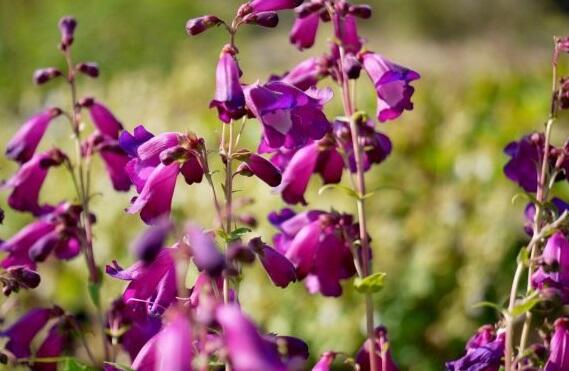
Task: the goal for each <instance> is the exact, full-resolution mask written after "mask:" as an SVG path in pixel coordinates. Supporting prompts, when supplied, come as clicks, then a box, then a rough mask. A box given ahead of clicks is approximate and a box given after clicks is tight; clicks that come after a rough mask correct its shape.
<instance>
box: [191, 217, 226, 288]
mask: <svg viewBox="0 0 569 371" xmlns="http://www.w3.org/2000/svg"><path fill="white" fill-rule="evenodd" d="M186 237H187V240H188V245H189V250H190V252H191V255H192V257H193V259H194V263H195V264H196V266H197V267H198V269H199V270H203V271H205V272H207V274H208V275H209V276H210V277H217V276H219V275H220V274H221V273H222V272H223V269H224V268H225V265H226V264H225V256H223V254H222V253H221V252H220V251H219V250H218V248H217V246H216V244H215V241H214V240H213V238H212V237H211V236H210V235H208V234H206V233H205V232H204V231H203V230H202V229H201V228H199V227H198V226H196V225H194V224H189V225H188V226H187V228H186Z"/></svg>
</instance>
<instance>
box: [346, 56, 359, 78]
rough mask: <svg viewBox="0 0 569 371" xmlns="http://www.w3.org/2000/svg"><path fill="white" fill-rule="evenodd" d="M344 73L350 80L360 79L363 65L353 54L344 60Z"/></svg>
mask: <svg viewBox="0 0 569 371" xmlns="http://www.w3.org/2000/svg"><path fill="white" fill-rule="evenodd" d="M343 67H344V73H345V74H346V76H348V79H350V80H355V79H357V78H359V77H360V72H361V70H362V65H361V63H360V62H359V61H358V59H357V58H356V57H355V56H354V55H353V54H348V55H346V58H344V66H343Z"/></svg>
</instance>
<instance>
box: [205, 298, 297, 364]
mask: <svg viewBox="0 0 569 371" xmlns="http://www.w3.org/2000/svg"><path fill="white" fill-rule="evenodd" d="M216 318H217V321H218V322H219V324H220V325H221V327H222V328H223V340H224V343H225V347H226V349H227V352H228V354H229V360H230V362H231V366H232V369H233V370H235V371H266V370H272V371H281V370H282V371H285V370H286V366H285V364H284V363H283V362H282V360H281V359H280V358H279V354H278V352H277V351H276V350H275V349H274V347H273V346H272V345H271V344H270V343H268V342H267V341H266V340H264V339H263V337H262V336H261V335H260V334H259V332H258V330H257V328H256V327H255V325H254V324H253V323H252V322H251V321H250V320H249V318H247V317H246V316H245V315H244V314H243V313H241V310H240V309H239V307H238V306H237V305H235V304H229V305H224V306H221V307H219V308H218V309H217V312H216Z"/></svg>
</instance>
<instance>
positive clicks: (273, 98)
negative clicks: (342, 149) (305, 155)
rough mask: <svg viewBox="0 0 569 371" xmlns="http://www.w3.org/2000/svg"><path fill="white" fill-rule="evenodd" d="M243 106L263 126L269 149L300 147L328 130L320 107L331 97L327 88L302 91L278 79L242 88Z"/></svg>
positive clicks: (328, 125) (320, 136) (330, 92)
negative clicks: (244, 104) (244, 105)
mask: <svg viewBox="0 0 569 371" xmlns="http://www.w3.org/2000/svg"><path fill="white" fill-rule="evenodd" d="M245 98H246V100H247V107H248V108H249V110H250V111H251V112H252V113H253V115H254V116H255V117H256V118H257V119H258V120H259V121H260V122H261V124H262V125H263V137H264V139H263V140H264V141H265V142H266V144H267V145H268V146H269V147H271V148H275V149H276V148H279V147H283V146H284V147H286V148H289V149H297V148H300V147H302V146H304V145H306V144H307V143H309V142H311V141H312V140H318V139H321V138H322V137H323V136H324V135H325V134H326V133H328V132H329V131H330V129H331V126H330V123H329V122H328V119H327V118H326V116H325V115H324V113H323V112H322V107H323V106H324V104H326V102H328V101H329V100H330V99H331V98H332V91H331V90H329V89H326V90H318V89H315V88H312V89H309V90H307V91H306V92H304V91H302V90H300V89H298V88H296V87H294V86H292V85H289V84H286V83H283V82H281V81H273V82H269V83H267V84H265V85H259V84H258V83H256V84H253V85H249V86H247V87H246V89H245Z"/></svg>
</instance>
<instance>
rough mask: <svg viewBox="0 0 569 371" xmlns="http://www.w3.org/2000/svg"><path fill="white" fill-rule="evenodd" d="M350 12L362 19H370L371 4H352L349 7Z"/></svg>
mask: <svg viewBox="0 0 569 371" xmlns="http://www.w3.org/2000/svg"><path fill="white" fill-rule="evenodd" d="M348 13H350V14H351V15H354V16H356V17H358V18H361V19H368V18H370V17H371V6H369V5H366V4H363V5H352V6H350V8H349V9H348Z"/></svg>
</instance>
